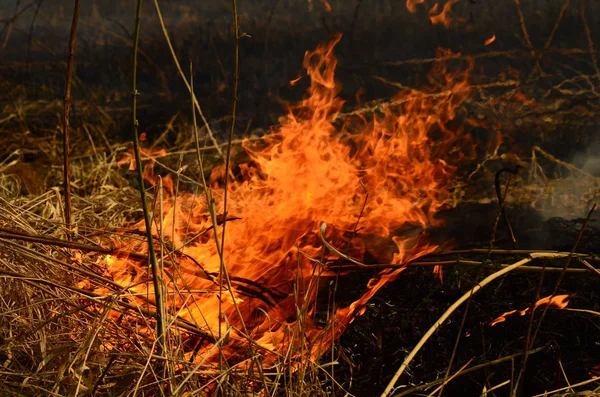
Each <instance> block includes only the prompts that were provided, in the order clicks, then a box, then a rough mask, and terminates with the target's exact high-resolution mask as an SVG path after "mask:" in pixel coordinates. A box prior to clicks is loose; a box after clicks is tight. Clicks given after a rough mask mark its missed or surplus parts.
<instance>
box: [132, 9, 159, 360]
mask: <svg viewBox="0 0 600 397" xmlns="http://www.w3.org/2000/svg"><path fill="white" fill-rule="evenodd" d="M142 3H143V0H138V2H137V10H136V15H135V31H134V34H133V69H132V72H133V76H132V80H133V81H132V91H131V94H132V97H131V111H132V120H133V149H134V151H135V164H136V168H137V177H138V184H139V187H140V195H141V199H142V210H143V211H144V222H145V224H146V238H147V241H148V256H149V259H150V267H151V269H152V283H153V284H154V299H155V301H156V302H155V305H156V338H157V347H158V352H157V355H158V356H162V351H163V345H164V340H163V339H164V322H163V315H164V312H163V300H162V291H161V285H160V280H159V277H158V261H157V260H156V252H155V251H154V238H153V237H152V220H151V218H150V211H149V210H148V204H147V203H146V190H145V187H144V177H143V175H142V172H143V170H142V157H141V154H140V139H139V136H138V126H139V122H138V119H137V97H138V96H139V92H138V90H137V53H138V46H139V39H140V25H141V15H142Z"/></svg>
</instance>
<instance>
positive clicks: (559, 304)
mask: <svg viewBox="0 0 600 397" xmlns="http://www.w3.org/2000/svg"><path fill="white" fill-rule="evenodd" d="M572 296H573V295H555V296H552V295H550V296H547V297H545V298H542V299H540V300H538V301H537V302H535V304H534V305H533V310H535V309H537V308H538V307H539V306H542V305H549V306H553V307H555V308H557V309H564V308H565V307H567V305H568V304H569V299H571V298H572ZM530 310H531V308H530V307H527V308H525V309H523V310H511V311H508V312H506V313H502V314H501V315H500V316H498V317H497V318H496V319H494V320H493V321H491V322H490V326H494V325H496V324H498V323H503V322H505V321H506V317H508V316H510V315H512V314H515V313H518V314H519V316H524V315H526V314H527V313H528V312H529V311H530Z"/></svg>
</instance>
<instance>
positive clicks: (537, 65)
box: [529, 0, 571, 80]
mask: <svg viewBox="0 0 600 397" xmlns="http://www.w3.org/2000/svg"><path fill="white" fill-rule="evenodd" d="M570 4H571V0H565V2H564V4H563V6H562V8H561V9H560V12H559V13H558V18H556V22H555V23H554V27H553V28H552V31H551V32H550V35H549V36H548V40H546V44H545V45H544V50H547V49H548V48H550V45H551V44H552V41H553V40H554V36H555V35H556V32H557V31H558V27H559V26H560V23H561V22H562V19H563V17H564V16H565V13H566V12H567V8H569V5H570ZM543 57H544V53H543V52H539V53H538V56H537V59H536V60H535V67H534V69H533V71H532V72H531V75H530V76H529V80H531V78H532V77H533V75H534V73H535V72H536V71H539V72H540V74H541V73H542V67H541V65H540V62H541V61H542V58H543Z"/></svg>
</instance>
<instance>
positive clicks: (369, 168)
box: [104, 35, 470, 365]
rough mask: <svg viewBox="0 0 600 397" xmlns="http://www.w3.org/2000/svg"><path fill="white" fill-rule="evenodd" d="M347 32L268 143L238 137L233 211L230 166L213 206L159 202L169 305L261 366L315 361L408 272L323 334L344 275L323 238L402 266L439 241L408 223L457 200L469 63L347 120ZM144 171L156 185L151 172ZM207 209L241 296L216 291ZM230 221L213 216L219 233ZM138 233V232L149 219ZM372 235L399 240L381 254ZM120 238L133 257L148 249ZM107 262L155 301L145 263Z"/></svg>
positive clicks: (218, 177)
mask: <svg viewBox="0 0 600 397" xmlns="http://www.w3.org/2000/svg"><path fill="white" fill-rule="evenodd" d="M340 39H341V35H336V36H335V37H334V39H333V40H332V41H330V42H329V43H325V44H322V45H320V46H318V47H317V49H316V50H314V51H311V52H307V53H306V54H305V57H304V67H305V68H306V71H307V74H308V75H309V76H310V78H311V86H310V88H309V92H308V95H307V96H306V98H305V99H304V100H302V101H301V102H300V103H298V104H296V105H294V106H291V107H290V114H289V115H288V116H287V118H286V119H285V120H284V121H283V123H282V124H281V126H279V127H278V128H276V129H274V131H273V132H274V133H272V134H270V135H269V136H267V137H265V138H264V140H262V141H260V142H251V141H249V140H246V141H245V142H244V143H243V147H244V149H245V150H246V151H247V153H248V155H249V156H250V158H251V161H250V162H248V163H244V164H239V165H238V166H237V167H236V170H238V171H239V172H238V171H236V172H238V175H237V176H236V181H232V182H231V184H230V185H229V186H230V188H229V192H228V203H227V212H225V208H224V203H223V199H222V197H223V179H224V178H226V177H228V176H227V173H226V172H224V169H223V167H217V168H215V169H214V170H213V172H212V175H211V178H210V185H211V189H212V197H214V203H213V202H212V201H211V202H209V203H207V202H206V199H205V198H204V197H203V196H195V195H192V194H189V193H186V194H183V195H180V196H178V197H171V196H169V195H168V194H166V195H165V196H166V198H164V199H163V202H162V203H161V204H162V212H160V211H159V209H158V208H157V209H155V214H157V215H156V216H155V222H154V233H155V236H159V235H163V236H164V238H165V240H166V241H167V242H168V244H167V245H168V246H169V247H173V249H174V253H173V255H171V256H170V257H171V258H173V259H172V261H173V262H175V263H172V264H170V265H169V264H165V271H168V274H170V277H171V278H170V279H169V280H167V281H168V283H167V285H166V286H165V289H166V291H167V293H168V297H167V299H166V301H167V302H168V310H169V312H171V313H177V315H178V316H179V317H181V318H183V319H185V320H188V321H190V322H192V323H194V324H198V326H199V327H200V328H202V329H203V330H205V331H206V332H207V333H209V334H212V335H215V336H216V335H219V334H226V333H227V334H228V338H229V342H228V344H226V345H225V346H222V349H221V351H222V352H223V354H224V356H225V358H227V359H228V360H232V361H239V360H241V359H243V357H242V355H243V352H244V351H246V350H247V349H248V342H247V339H246V337H245V336H243V335H242V330H243V329H246V330H248V333H249V336H250V337H251V338H252V340H253V346H257V347H258V348H259V350H260V353H261V354H263V355H264V360H263V364H264V365H270V364H272V363H274V362H275V361H276V360H277V359H278V355H279V354H283V355H287V352H289V351H292V352H296V351H303V352H305V353H304V354H305V356H304V360H306V355H308V357H310V358H312V359H317V358H318V357H319V356H320V355H321V354H322V353H323V352H325V351H326V350H327V347H328V346H331V342H332V340H333V339H335V338H338V337H339V336H340V334H341V333H342V332H343V331H344V329H345V328H346V327H347V325H348V324H349V323H350V322H351V321H352V320H353V319H354V318H355V317H356V316H357V315H359V314H361V313H362V312H363V311H364V310H365V304H366V303H367V302H368V301H369V299H371V297H372V296H373V295H374V294H375V293H376V292H377V291H378V290H379V289H380V288H381V287H382V286H383V285H385V284H386V283H388V282H390V281H392V280H394V279H395V278H396V277H397V276H398V274H399V273H400V272H401V271H402V270H403V267H401V268H399V269H396V270H393V271H383V272H381V273H379V274H377V275H376V276H374V277H373V278H371V279H370V280H369V281H368V283H367V285H366V289H364V292H363V293H362V296H360V298H358V299H357V300H356V301H355V302H354V303H352V304H350V305H349V306H347V307H340V308H338V309H337V311H336V312H335V313H331V316H330V318H331V319H332V321H331V324H330V325H328V326H327V327H325V328H324V326H323V325H321V324H320V323H319V322H318V321H317V320H316V316H317V314H318V313H319V312H321V313H322V312H323V311H324V310H326V307H321V303H320V300H319V290H320V286H321V285H323V282H322V281H320V280H322V279H326V278H328V277H333V276H335V275H336V274H337V272H336V271H333V269H330V268H329V266H328V264H331V263H333V262H334V261H335V260H339V258H338V257H336V256H335V255H334V254H333V253H330V252H328V251H327V250H326V249H325V248H324V244H323V241H322V238H324V239H326V241H327V242H328V244H330V245H331V246H333V247H337V249H338V250H340V251H342V252H343V253H344V255H348V256H351V257H354V258H356V259H357V260H359V261H366V257H367V254H370V256H372V255H373V253H376V255H378V259H377V260H381V261H389V262H393V263H398V264H406V263H408V262H410V261H413V260H415V259H416V258H419V257H421V256H423V255H426V254H428V253H431V252H433V251H434V250H436V248H437V246H436V245H434V244H431V243H429V242H427V241H426V238H425V235H424V233H419V234H418V235H416V236H415V235H412V236H404V235H403V233H402V232H401V230H402V229H403V228H407V227H409V226H416V227H419V228H421V229H425V228H427V227H429V226H431V225H437V224H438V222H436V221H435V220H434V218H433V217H434V215H435V214H436V212H437V211H438V210H439V209H440V208H441V207H442V206H443V205H444V203H445V201H446V200H447V199H449V197H450V195H449V192H448V189H447V186H448V185H449V183H450V182H451V180H452V178H453V172H454V169H455V167H454V166H453V165H452V164H454V163H455V162H458V161H460V160H461V159H462V158H464V157H465V156H466V155H468V150H469V148H468V147H467V146H465V142H466V143H468V142H469V139H468V137H467V136H465V134H463V133H462V131H461V130H460V129H458V130H457V129H456V127H452V128H451V127H450V124H451V122H453V121H454V119H455V118H456V117H457V108H458V107H459V106H460V105H461V104H462V102H463V101H464V100H465V99H466V98H467V96H468V94H469V91H470V88H469V84H468V82H467V77H468V73H469V70H467V71H461V72H452V73H451V72H449V71H448V70H447V69H446V67H445V65H444V64H443V63H440V64H439V65H437V67H436V68H435V70H434V72H435V74H436V80H435V81H436V83H437V85H438V87H439V89H437V90H433V89H431V90H423V91H416V90H409V91H405V92H401V93H399V94H398V95H397V96H396V97H395V98H393V100H392V101H390V102H389V104H388V105H387V106H385V107H382V109H381V110H380V112H379V113H378V114H376V115H374V116H373V119H372V120H370V121H368V120H367V118H366V117H364V116H360V115H354V116H352V115H350V116H342V115H341V114H340V111H341V109H342V105H343V101H342V100H341V99H340V98H339V97H338V96H337V94H338V92H339V88H340V87H339V85H338V84H337V83H336V82H335V79H334V73H335V68H336V65H337V61H336V58H335V57H334V55H333V49H334V47H335V45H336V44H337V43H338V42H339V41H340ZM432 81H433V80H432ZM453 124H457V123H456V122H454V123H453ZM450 148H452V149H453V150H449V149H450ZM450 153H452V154H450ZM145 177H146V178H147V179H148V180H150V181H151V182H152V181H154V180H155V177H154V176H153V174H152V173H151V172H150V171H148V172H146V175H145ZM166 181H167V179H166V178H165V182H166ZM171 193H172V191H171ZM211 205H214V211H215V212H216V213H217V214H225V213H226V214H227V215H226V216H227V219H228V221H227V226H226V234H225V240H224V261H225V265H226V268H227V272H228V274H229V277H230V278H231V280H232V284H233V290H232V295H233V297H232V296H231V295H230V294H229V293H226V294H224V295H222V296H221V293H220V289H219V287H218V285H217V282H216V280H217V279H218V274H219V271H220V258H219V253H218V251H217V248H216V246H215V244H214V238H215V236H214V233H215V231H214V230H213V225H212V222H211V216H210V215H209V208H210V206H211ZM224 217H225V216H224V215H219V219H220V221H219V219H218V223H219V224H218V225H217V226H216V229H217V230H216V233H217V235H218V236H221V234H222V232H223V226H222V224H221V221H222V220H223V218H224ZM325 224H327V225H330V226H329V227H327V228H326V227H325ZM137 227H138V228H139V229H140V230H144V225H143V223H139V224H137ZM375 237H376V238H375ZM372 241H382V242H383V241H384V242H389V243H390V245H391V247H392V248H391V249H390V250H387V251H386V250H383V249H380V247H379V246H376V245H374V244H373V243H372ZM118 244H121V245H122V247H120V248H122V249H128V250H130V251H138V252H139V251H140V250H142V251H143V250H144V249H145V245H142V246H141V247H140V246H135V247H131V246H127V245H126V244H125V243H124V242H118ZM104 262H105V263H104V264H105V265H106V267H107V269H108V270H107V271H108V273H109V275H110V277H111V278H112V279H113V280H114V281H116V282H118V283H119V284H121V285H124V286H125V285H132V284H134V283H139V284H138V285H137V286H135V287H132V288H131V291H132V292H134V293H137V294H139V296H152V293H153V287H152V286H151V285H148V284H147V283H143V282H142V283H140V282H141V281H143V280H146V279H148V274H147V269H146V267H145V266H142V265H140V264H138V263H136V261H135V260H132V259H130V258H126V257H122V256H111V257H106V258H105V260H104ZM136 299H137V298H136ZM236 306H237V307H236ZM300 315H302V317H300ZM240 316H241V317H240ZM298 335H302V337H298ZM217 350H218V349H211V346H209V345H207V346H201V348H200V350H199V352H198V354H197V357H202V359H203V360H206V361H205V362H207V363H214V362H215V361H217V358H216V357H215V355H216V354H217V353H218V352H217ZM298 358H299V357H298Z"/></svg>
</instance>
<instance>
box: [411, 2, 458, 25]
mask: <svg viewBox="0 0 600 397" xmlns="http://www.w3.org/2000/svg"><path fill="white" fill-rule="evenodd" d="M459 1H460V0H448V1H447V2H446V3H444V5H443V6H442V11H440V4H439V3H434V4H433V6H432V7H431V8H429V11H428V14H429V20H430V21H431V23H432V24H433V25H444V27H446V28H449V27H450V25H452V22H454V21H457V22H465V19H464V18H452V16H451V14H452V7H453V6H454V5H455V4H457V3H458V2H459ZM419 4H425V0H406V8H407V9H408V11H409V12H411V13H413V14H414V13H416V12H417V5H419Z"/></svg>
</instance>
